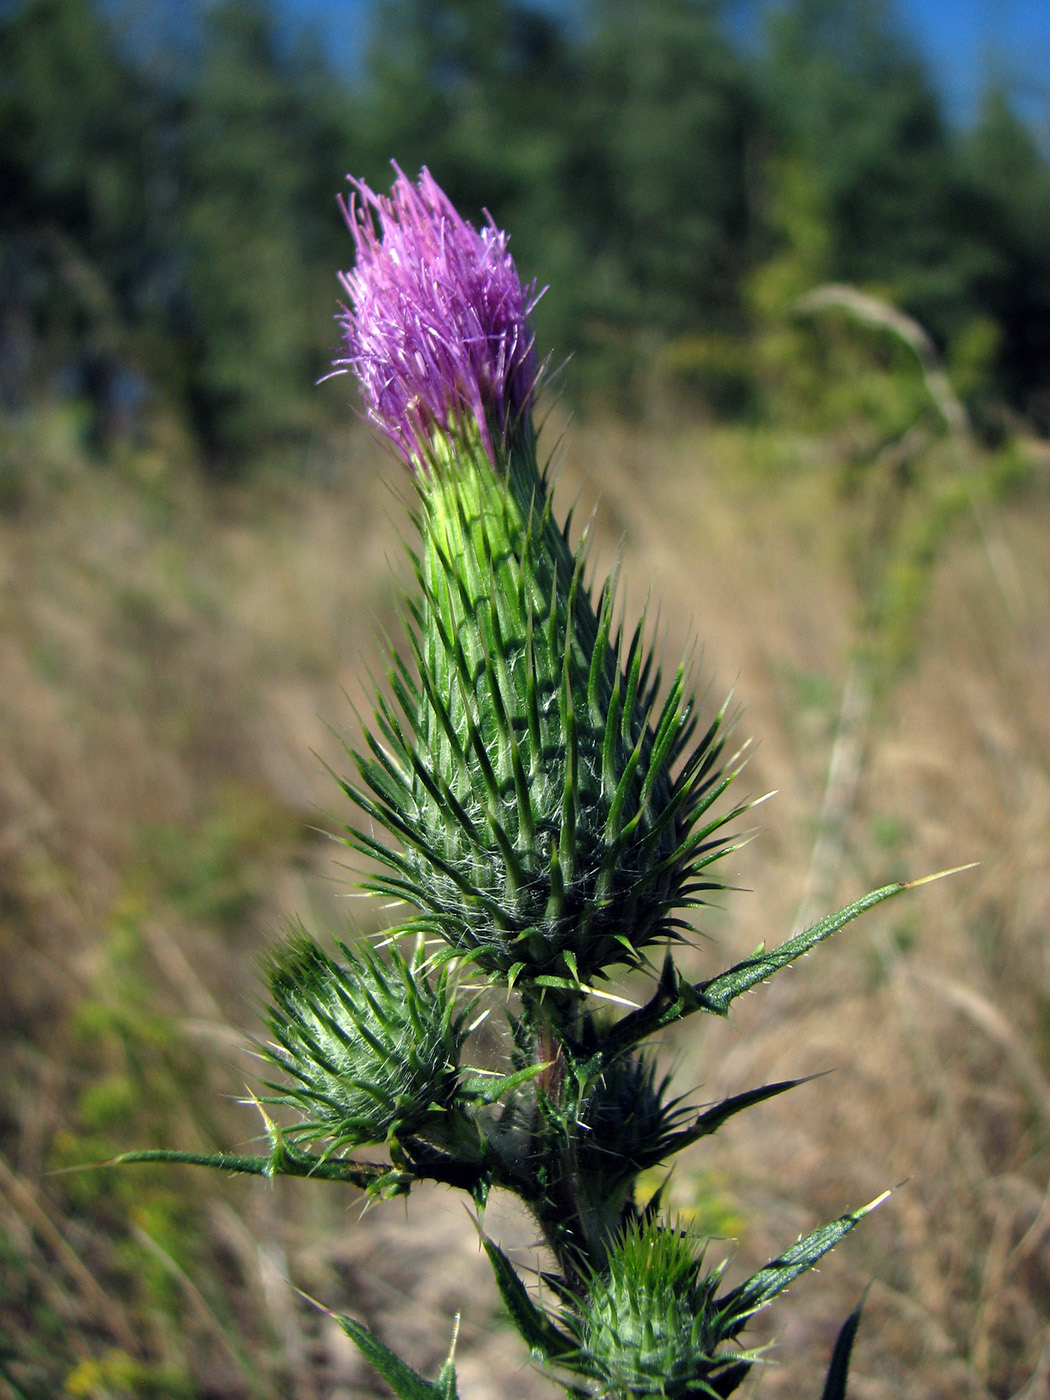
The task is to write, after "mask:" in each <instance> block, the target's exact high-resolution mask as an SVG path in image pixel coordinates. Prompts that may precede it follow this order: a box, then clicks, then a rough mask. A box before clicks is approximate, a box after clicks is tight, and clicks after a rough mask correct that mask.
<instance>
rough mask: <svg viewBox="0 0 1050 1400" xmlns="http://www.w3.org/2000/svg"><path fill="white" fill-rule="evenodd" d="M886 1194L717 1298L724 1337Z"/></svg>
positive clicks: (824, 1228)
mask: <svg viewBox="0 0 1050 1400" xmlns="http://www.w3.org/2000/svg"><path fill="white" fill-rule="evenodd" d="M889 1194H890V1193H889V1192H888V1191H884V1192H883V1193H882V1195H881V1196H877V1197H876V1198H875V1200H874V1201H871V1202H869V1204H868V1205H866V1206H861V1208H860V1209H859V1210H854V1211H850V1212H849V1214H847V1215H840V1216H839V1218H838V1219H837V1220H832V1221H831V1222H830V1224H827V1225H822V1226H821V1227H820V1228H819V1229H818V1230H813V1231H812V1232H811V1233H810V1234H808V1235H805V1236H803V1238H802V1239H800V1240H799V1241H798V1243H797V1244H795V1245H792V1247H791V1248H790V1249H788V1250H786V1251H785V1252H784V1253H783V1254H781V1255H780V1257H779V1258H777V1259H774V1260H772V1262H771V1263H769V1264H767V1265H766V1267H765V1268H764V1269H760V1270H759V1271H758V1273H757V1274H753V1275H752V1276H751V1278H749V1279H747V1281H746V1282H744V1283H742V1284H741V1285H740V1286H739V1287H738V1288H734V1289H733V1291H732V1292H731V1293H727V1294H726V1295H725V1297H723V1298H720V1299H719V1314H720V1317H721V1320H722V1323H723V1326H724V1328H725V1332H724V1335H725V1336H727V1337H733V1336H735V1335H736V1334H737V1333H738V1332H739V1331H740V1329H741V1328H742V1327H743V1325H744V1323H745V1322H746V1321H747V1319H748V1318H749V1317H752V1316H753V1315H754V1314H755V1313H757V1312H759V1311H761V1309H762V1308H764V1307H766V1306H767V1305H768V1304H769V1303H771V1302H772V1301H773V1299H774V1298H775V1297H776V1296H777V1294H778V1293H783V1291H784V1289H785V1288H787V1287H788V1286H789V1285H790V1284H792V1283H793V1282H794V1281H795V1279H797V1278H798V1276H799V1274H804V1273H805V1272H806V1270H807V1269H811V1268H812V1267H813V1265H814V1264H815V1263H816V1262H817V1260H818V1259H820V1258H821V1257H822V1256H823V1255H825V1254H827V1252H828V1250H829V1249H833V1248H834V1247H835V1245H837V1244H838V1243H839V1241H840V1240H842V1239H844V1238H845V1236H846V1235H848V1234H849V1232H850V1231H851V1230H852V1229H853V1227H854V1225H856V1224H858V1223H859V1222H860V1221H861V1220H863V1219H864V1217H865V1216H866V1215H870V1214H871V1212H872V1211H873V1210H874V1209H875V1207H876V1206H879V1205H881V1204H882V1202H883V1201H884V1200H885V1199H886V1197H887V1196H888V1195H889ZM726 1324H728V1325H726Z"/></svg>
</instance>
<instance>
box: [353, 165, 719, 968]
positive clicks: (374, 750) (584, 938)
mask: <svg viewBox="0 0 1050 1400" xmlns="http://www.w3.org/2000/svg"><path fill="white" fill-rule="evenodd" d="M356 192H357V197H356V201H355V202H354V203H352V204H351V206H350V211H349V212H350V222H351V227H352V228H353V230H354V235H355V238H356V241H357V247H358V263H357V267H356V268H355V270H354V271H353V272H352V273H349V274H347V275H346V277H345V278H344V283H345V286H346V288H347V291H348V292H349V294H350V297H351V301H352V306H351V308H350V309H349V310H348V311H347V313H346V315H345V318H344V323H343V324H344V329H345V333H346V341H347V347H348V354H347V357H346V359H345V360H344V361H342V362H341V363H342V364H345V365H348V366H350V367H351V368H352V369H353V370H354V371H355V372H356V373H357V374H358V376H359V378H360V379H361V383H362V389H363V392H364V396H365V401H366V403H367V405H368V411H369V414H370V416H371V417H372V418H373V419H374V420H375V421H376V422H377V423H379V425H380V426H381V427H382V428H383V430H384V432H385V433H386V434H387V436H388V437H390V438H391V439H392V440H393V441H394V442H395V443H396V444H397V446H398V447H399V449H400V450H401V452H402V453H403V455H404V456H405V457H406V459H407V460H409V461H410V462H411V463H412V464H413V465H414V466H416V468H417V469H418V470H417V479H418V481H419V490H420V495H421V499H422V506H423V508H422V515H421V523H422V529H423V551H422V557H421V558H420V560H419V561H418V569H417V572H418V575H419V581H420V584H421V586H422V601H421V603H420V604H417V605H415V606H414V607H413V610H412V623H411V625H410V629H409V631H410V645H411V648H412V652H413V661H414V663H415V664H414V666H411V667H409V666H406V665H404V664H400V665H399V668H398V670H397V671H396V672H395V674H394V677H393V683H394V690H395V694H396V696H397V701H398V705H399V707H400V710H401V714H400V715H399V714H398V713H397V712H396V710H395V709H394V707H393V706H390V705H387V704H385V703H383V704H381V706H380V711H379V715H378V721H379V729H380V731H381V736H382V737H381V738H371V739H370V740H369V743H370V747H371V754H370V755H367V756H360V755H359V756H357V761H358V768H359V772H360V775H361V777H362V778H363V780H364V783H363V788H364V790H359V791H353V790H351V795H353V796H354V797H355V800H356V801H357V802H358V803H359V805H360V806H361V807H363V808H364V810H365V811H366V812H367V813H368V814H369V815H370V816H371V817H372V818H373V819H374V820H375V821H377V822H379V823H380V824H381V825H382V826H385V827H386V828H387V829H388V830H389V831H390V832H391V833H393V834H394V835H395V836H396V837H397V839H398V841H399V843H400V849H399V850H391V849H390V847H389V846H387V845H386V844H385V843H383V842H379V841H377V840H376V839H375V838H374V837H373V836H372V835H371V834H370V833H363V832H355V833H353V835H352V838H351V839H352V841H353V842H354V844H356V845H357V846H358V847H359V848H361V849H363V850H365V851H367V852H368V853H370V854H371V855H374V856H376V857H377V858H378V859H379V861H380V862H382V863H383V864H384V865H386V866H387V868H388V870H389V872H390V873H389V875H386V876H381V877H380V878H379V879H377V880H376V881H375V882H374V884H373V887H374V888H376V889H379V890H381V891H383V892H385V893H388V894H392V895H394V896H396V897H398V898H403V899H405V900H407V902H408V903H409V904H411V905H414V906H415V908H416V909H417V910H418V917H417V918H416V919H414V920H412V921H410V925H409V926H410V927H412V928H416V929H420V930H422V931H424V932H426V933H427V934H432V933H436V934H438V935H439V936H440V937H441V938H443V939H444V940H445V941H446V943H447V944H448V945H449V946H450V948H451V949H452V950H453V951H454V952H455V953H457V954H460V955H466V956H469V957H471V958H472V959H474V960H475V962H476V964H477V966H478V967H479V968H481V969H482V970H484V971H485V972H487V973H488V974H490V975H491V976H495V977H499V978H502V979H504V980H510V981H512V982H516V983H521V985H522V986H523V987H524V986H527V985H533V986H535V985H539V986H543V987H548V988H559V987H560V988H566V989H579V988H580V987H582V986H586V985H587V984H589V983H590V982H591V981H593V979H594V978H596V977H601V976H603V975H604V974H605V972H606V969H608V968H609V967H611V966H612V965H614V964H616V963H627V964H631V963H637V962H639V961H640V960H641V957H642V954H643V951H644V950H645V949H646V948H648V947H650V946H651V945H653V944H654V943H658V942H662V941H667V940H669V939H671V938H673V937H675V928H676V921H675V918H674V911H675V910H676V909H677V908H679V907H681V906H683V905H688V904H690V903H696V902H698V896H699V895H700V893H701V892H702V891H704V890H706V889H708V888H710V885H709V883H708V881H707V878H706V876H705V874H704V873H703V872H705V871H706V869H707V867H708V865H709V864H710V863H711V861H713V860H714V859H715V858H716V857H717V856H718V855H720V854H722V853H723V852H724V850H725V841H724V839H722V838H719V837H718V836H717V835H716V832H717V831H718V828H719V827H720V826H722V824H723V823H724V822H725V821H727V820H729V819H730V817H731V816H733V815H735V813H728V814H726V815H724V816H722V817H719V818H716V819H715V820H713V821H709V822H707V823H706V824H704V823H703V822H702V820H701V819H702V817H703V814H704V813H705V812H706V811H707V809H708V808H709V806H710V804H711V803H712V802H713V801H714V799H715V798H716V797H717V796H718V795H719V794H720V793H721V792H722V790H723V789H724V788H725V786H726V784H727V783H728V781H729V776H727V775H724V774H720V773H719V771H718V768H717V763H718V757H719V754H720V751H721V740H720V738H719V733H718V728H719V721H718V719H716V721H715V723H714V724H713V725H712V726H711V728H710V729H709V730H708V732H707V733H706V735H705V736H704V737H703V739H702V740H701V742H700V743H699V744H696V745H692V736H693V731H694V727H695V722H696V721H695V718H694V715H693V711H692V704H691V702H690V700H689V699H688V697H687V694H686V688H685V677H684V675H683V673H682V672H681V671H679V673H678V675H677V676H676V677H675V678H674V680H673V682H672V684H671V685H670V687H669V688H668V691H667V694H666V696H663V695H662V694H661V689H662V687H661V677H660V673H659V670H658V668H657V666H656V665H655V663H654V660H653V657H652V656H651V655H650V654H649V653H648V651H647V649H646V644H645V638H644V636H643V634H642V629H641V627H639V628H638V629H637V630H636V631H635V632H634V633H633V635H632V636H631V637H629V638H628V637H626V636H624V634H623V633H622V631H621V630H620V629H618V628H617V626H616V625H615V618H614V613H615V609H616V596H615V593H616V585H615V577H614V578H612V579H609V580H608V581H607V582H606V583H605V585H604V587H603V588H601V590H600V591H599V594H598V597H597V598H596V599H595V598H594V597H592V594H591V591H590V590H589V588H588V586H587V584H586V583H585V581H584V578H583V557H582V551H580V550H575V551H574V549H573V547H572V546H571V544H570V541H569V538H568V534H567V530H565V529H562V528H560V527H559V526H558V525H557V524H556V523H555V522H554V520H553V517H552V513H551V504H550V497H549V491H548V482H547V479H546V474H545V473H544V472H542V471H541V470H540V468H539V466H538V464H537V460H536V445H535V435H534V432H533V429H532V421H531V408H532V402H533V398H534V394H535V382H536V381H535V376H536V359H535V352H534V348H533V335H532V330H531V327H530V325H529V320H528V316H529V311H530V309H531V307H532V305H533V304H534V301H535V297H534V294H533V290H532V289H531V288H529V289H526V288H524V287H523V286H522V284H521V282H520V280H519V279H518V275H517V272H516V271H515V268H514V264H513V262H512V260H511V258H510V255H509V253H508V252H507V249H506V241H505V238H504V235H503V234H501V233H498V232H497V231H496V230H495V229H494V228H493V227H492V226H491V225H490V226H488V227H486V228H485V229H483V230H482V232H481V233H480V234H479V233H477V232H476V231H475V230H474V229H473V228H472V227H471V225H470V224H468V223H466V222H464V221H463V220H462V219H460V218H459V216H458V215H457V214H456V213H455V211H454V210H453V209H452V208H451V206H450V205H449V203H448V201H447V199H446V198H445V197H444V195H443V194H442V193H441V191H440V190H439V189H438V187H437V186H436V185H435V183H434V181H433V180H432V179H431V177H430V176H429V174H427V172H425V171H424V173H423V175H422V176H421V178H420V181H419V184H418V186H413V185H412V184H410V183H409V182H408V181H407V180H406V179H405V177H404V176H403V175H401V174H400V173H399V174H398V178H397V181H396V182H395V185H394V191H393V194H392V196H391V198H389V199H384V198H380V197H379V196H376V195H373V194H372V193H371V191H369V190H368V189H367V188H366V187H365V186H364V185H362V184H360V183H357V184H356ZM373 217H376V218H378V220H379V229H378V231H377V229H376V227H375V225H374V223H373ZM719 718H720V717H719ZM348 790H350V789H348Z"/></svg>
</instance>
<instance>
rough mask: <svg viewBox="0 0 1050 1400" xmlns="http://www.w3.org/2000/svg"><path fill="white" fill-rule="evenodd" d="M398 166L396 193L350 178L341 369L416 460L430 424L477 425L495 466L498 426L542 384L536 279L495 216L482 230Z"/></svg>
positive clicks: (505, 427)
mask: <svg viewBox="0 0 1050 1400" xmlns="http://www.w3.org/2000/svg"><path fill="white" fill-rule="evenodd" d="M394 170H395V171H396V173H397V179H396V180H395V181H394V186H393V190H392V191H391V194H390V196H389V197H386V196H383V195H377V194H375V193H373V191H372V190H370V189H369V187H368V186H367V185H366V184H365V183H364V181H363V180H351V183H352V184H353V187H354V193H353V194H352V195H351V197H350V200H349V202H348V203H346V204H344V206H343V212H344V214H345V215H346V220H347V223H348V224H349V226H350V231H351V233H352V234H353V236H354V242H355V243H356V245H357V261H356V265H355V267H354V269H353V271H352V272H346V273H342V274H341V276H340V280H341V282H342V284H343V286H344V287H345V288H346V291H347V294H348V296H349V298H350V305H349V307H347V308H344V311H343V315H342V316H341V317H340V323H341V325H342V328H343V333H344V335H345V337H346V349H347V354H346V356H345V358H343V359H340V360H337V361H336V362H335V363H336V367H337V369H344V368H346V369H351V370H353V372H354V373H355V374H356V375H357V377H358V379H359V380H360V382H361V389H362V392H363V394H364V398H365V402H366V403H367V405H368V416H369V417H370V418H371V419H372V421H373V422H375V423H376V424H377V425H378V426H379V428H380V429H381V430H382V431H383V432H384V433H385V434H386V436H387V437H388V438H390V440H391V441H392V442H393V443H394V445H395V446H396V447H397V449H398V450H399V452H400V453H401V454H402V456H403V457H404V458H405V460H406V461H407V462H408V464H409V466H419V465H420V464H421V463H424V462H427V461H429V460H431V459H432V458H433V450H434V449H433V436H434V433H435V432H452V433H454V432H457V431H463V430H464V429H465V430H467V431H468V432H469V431H471V430H472V425H473V424H476V425H477V428H476V430H477V432H479V433H480V436H481V440H482V442H483V443H484V446H485V449H486V451H487V452H488V454H489V457H490V458H491V459H492V463H493V465H494V466H495V464H496V444H495V443H494V441H493V437H494V435H495V437H496V438H497V441H502V440H503V439H504V438H505V436H506V434H507V432H508V431H511V430H513V429H514V428H515V427H516V425H517V424H518V423H519V422H520V421H522V419H523V416H524V415H525V414H526V413H527V412H528V410H529V408H530V407H531V404H532V398H533V395H534V393H535V388H536V380H537V375H538V367H537V363H536V350H535V339H534V336H533V333H532V328H531V326H530V324H529V316H530V313H531V311H532V309H533V307H534V306H535V304H536V302H537V301H538V300H539V298H538V296H537V295H536V284H535V283H534V282H533V283H532V284H531V285H530V286H529V287H523V286H522V284H521V279H520V278H519V276H518V273H517V269H516V268H515V266H514V260H513V259H512V258H511V256H510V253H509V252H508V251H507V235H506V234H505V233H502V232H500V230H499V229H497V228H496V226H495V225H494V224H493V223H492V220H491V219H489V222H488V224H487V225H486V226H485V227H484V228H482V230H481V232H480V233H479V232H478V231H477V230H476V229H475V228H474V227H473V225H471V224H469V223H467V222H466V220H464V219H462V218H460V216H459V214H457V213H456V211H455V209H454V208H453V207H452V204H451V203H450V202H449V200H448V197H447V196H446V195H445V194H444V192H443V191H442V190H441V188H440V187H439V186H438V184H437V183H436V181H435V180H434V179H433V177H432V176H431V174H430V172H429V171H428V170H427V169H426V168H425V167H424V169H423V170H422V172H421V174H420V177H419V181H418V183H416V184H413V183H412V182H411V181H410V180H408V179H407V178H406V176H405V175H404V174H403V173H402V171H401V170H400V169H399V168H398V166H397V165H396V164H395V165H394Z"/></svg>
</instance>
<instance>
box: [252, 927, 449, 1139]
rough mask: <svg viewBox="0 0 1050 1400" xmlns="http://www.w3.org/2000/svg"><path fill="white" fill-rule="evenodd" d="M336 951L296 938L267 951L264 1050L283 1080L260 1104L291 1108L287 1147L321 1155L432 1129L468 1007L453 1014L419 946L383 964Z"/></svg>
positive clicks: (444, 987)
mask: <svg viewBox="0 0 1050 1400" xmlns="http://www.w3.org/2000/svg"><path fill="white" fill-rule="evenodd" d="M339 946H340V951H341V952H342V953H343V954H344V955H345V957H346V962H345V964H339V963H336V962H334V961H333V960H332V959H331V958H330V957H328V955H327V954H326V953H325V952H324V951H323V950H322V949H321V948H319V947H318V946H317V944H316V943H314V942H313V940H312V939H310V938H309V937H308V936H307V935H305V934H300V935H298V936H297V937H295V938H294V939H292V940H290V941H289V942H288V943H287V944H286V945H285V946H284V947H282V948H281V950H280V952H279V953H278V954H277V955H276V957H275V959H274V963H273V966H272V969H271V972H270V991H271V995H272V997H273V1005H272V1007H271V1009H270V1030H271V1033H272V1035H273V1038H274V1042H275V1043H274V1044H273V1045H272V1046H269V1047H264V1054H265V1056H266V1058H267V1059H269V1060H270V1062H271V1063H272V1064H274V1065H276V1066H278V1067H279V1068H280V1069H281V1070H282V1071H283V1072H284V1074H285V1076H286V1078H287V1081H288V1082H287V1083H286V1084H282V1085H273V1086H271V1087H273V1088H274V1089H276V1090H277V1092H276V1093H275V1094H274V1095H272V1096H271V1097H270V1098H268V1099H267V1100H266V1102H267V1103H276V1104H285V1105H287V1106H289V1107H291V1108H294V1109H296V1110H298V1112H299V1113H300V1114H301V1115H302V1118H301V1121H300V1122H299V1123H297V1124H296V1125H295V1126H294V1127H292V1128H291V1129H290V1130H289V1132H288V1136H289V1137H290V1138H291V1139H292V1140H293V1141H300V1142H307V1143H312V1142H316V1141H324V1142H327V1143H328V1144H330V1147H329V1150H336V1151H338V1150H342V1149H343V1148H348V1147H357V1146H360V1145H362V1144H365V1143H382V1142H386V1141H388V1140H390V1139H391V1138H399V1137H404V1136H408V1135H410V1134H423V1135H425V1134H426V1132H427V1129H428V1127H438V1128H440V1125H441V1122H442V1120H443V1117H444V1115H445V1114H446V1113H447V1111H448V1109H449V1108H450V1106H451V1105H452V1102H453V1100H454V1099H455V1096H456V1092H457V1089H458V1086H459V1055H460V1050H461V1047H462V1044H463V1040H464V1037H465V1034H466V1032H465V1030H464V1022H465V1019H466V1017H467V1015H468V1014H469V1009H470V1008H469V1007H467V1008H463V1009H460V1010H459V1011H457V1009H456V1007H455V1005H454V1001H453V997H452V995H451V992H450V989H449V986H448V979H447V976H446V975H444V974H442V975H439V976H438V977H437V978H436V979H435V980H434V981H433V982H431V981H429V980H428V978H427V976H426V973H425V971H424V969H423V965H422V956H421V952H422V950H420V951H419V952H417V955H416V957H415V958H414V959H413V961H412V962H411V963H407V962H405V960H404V959H403V958H402V957H401V956H400V955H399V954H398V952H397V950H396V949H394V950H392V951H391V954H390V961H389V963H384V962H383V961H382V959H381V958H380V957H379V956H378V954H376V953H375V952H372V951H371V950H366V951H364V952H362V953H361V954H359V955H356V954H354V953H351V952H350V951H349V950H348V949H347V948H345V947H343V945H341V944H340V945H339Z"/></svg>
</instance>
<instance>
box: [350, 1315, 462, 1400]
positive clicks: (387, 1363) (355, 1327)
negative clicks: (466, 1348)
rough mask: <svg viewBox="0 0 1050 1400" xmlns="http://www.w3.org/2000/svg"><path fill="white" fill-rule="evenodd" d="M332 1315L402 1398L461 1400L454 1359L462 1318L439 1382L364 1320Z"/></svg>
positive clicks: (457, 1326)
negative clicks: (415, 1366)
mask: <svg viewBox="0 0 1050 1400" xmlns="http://www.w3.org/2000/svg"><path fill="white" fill-rule="evenodd" d="M324 1311H325V1312H328V1309H327V1308H325V1309H324ZM328 1316H329V1317H332V1318H334V1319H335V1321H336V1322H338V1324H339V1326H340V1327H341V1328H342V1329H343V1331H344V1332H345V1333H346V1335H347V1336H348V1337H349V1338H350V1339H351V1341H353V1342H354V1343H355V1344H356V1345H357V1347H358V1348H359V1349H360V1351H361V1352H362V1354H363V1355H364V1356H365V1357H366V1358H367V1359H368V1361H369V1362H370V1363H371V1364H372V1365H373V1366H374V1367H375V1369H376V1370H377V1371H378V1372H379V1374H380V1375H381V1376H382V1377H383V1379H384V1380H385V1381H386V1383H387V1385H388V1386H389V1387H390V1389H391V1390H392V1391H393V1392H394V1394H395V1395H396V1396H398V1400H458V1394H457V1391H456V1368H455V1366H454V1364H453V1360H452V1358H453V1356H454V1354H455V1350H456V1331H458V1328H459V1319H458V1318H457V1320H456V1329H455V1330H454V1331H453V1333H452V1345H451V1347H450V1348H449V1353H448V1359H447V1360H446V1361H445V1364H444V1365H443V1366H442V1368H441V1373H440V1375H439V1376H438V1379H437V1381H436V1382H435V1381H428V1380H425V1379H424V1377H423V1376H421V1375H420V1374H419V1373H418V1372H417V1371H413V1369H412V1367H411V1366H409V1364H408V1363H407V1362H406V1361H402V1360H401V1358H400V1356H398V1355H397V1354H396V1353H395V1352H392V1351H391V1350H390V1348H389V1347H388V1346H385V1345H384V1344H383V1343H382V1342H381V1341H380V1340H379V1338H378V1337H377V1336H376V1335H375V1333H374V1332H370V1331H369V1329H368V1328H367V1327H365V1326H364V1324H363V1323H360V1322H355V1320H354V1319H353V1318H352V1317H346V1316H344V1315H343V1314H341V1313H332V1312H329V1313H328Z"/></svg>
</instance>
